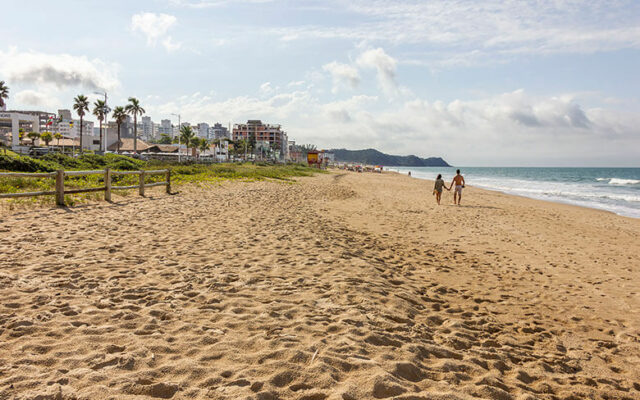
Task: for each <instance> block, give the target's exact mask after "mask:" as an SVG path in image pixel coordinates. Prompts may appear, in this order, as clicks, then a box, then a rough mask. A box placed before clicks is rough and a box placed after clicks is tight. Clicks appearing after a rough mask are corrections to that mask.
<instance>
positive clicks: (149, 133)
mask: <svg viewBox="0 0 640 400" xmlns="http://www.w3.org/2000/svg"><path fill="white" fill-rule="evenodd" d="M141 125H142V129H141V131H142V132H140V131H139V132H138V134H139V135H140V136H141V137H142V140H149V139H151V138H152V137H153V122H151V117H142V123H141Z"/></svg>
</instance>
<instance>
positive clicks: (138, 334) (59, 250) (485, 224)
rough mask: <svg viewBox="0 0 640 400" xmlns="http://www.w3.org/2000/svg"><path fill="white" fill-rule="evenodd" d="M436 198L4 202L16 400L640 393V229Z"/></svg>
mask: <svg viewBox="0 0 640 400" xmlns="http://www.w3.org/2000/svg"><path fill="white" fill-rule="evenodd" d="M469 183H470V184H472V182H469ZM432 188H433V183H432V182H428V181H423V180H419V179H412V178H409V177H406V176H403V175H399V174H394V173H385V174H370V173H364V174H357V173H353V172H343V171H333V172H331V173H330V174H322V175H318V176H315V177H312V178H300V179H297V183H295V184H291V183H282V182H266V181H263V182H255V183H239V182H235V183H225V184H223V185H221V186H210V187H197V186H195V185H194V186H181V187H178V190H179V191H180V193H179V194H176V195H172V196H168V195H166V194H163V193H162V191H161V190H160V189H158V190H153V191H151V193H150V195H149V196H148V197H147V198H139V197H136V196H131V197H127V198H122V199H118V200H117V201H116V202H114V203H112V204H109V203H105V202H100V203H93V204H89V205H84V206H77V207H72V208H68V209H55V208H46V209H44V208H42V209H25V210H18V211H15V210H14V211H9V210H8V209H7V208H6V207H4V208H2V209H1V210H0V239H1V240H0V254H1V257H0V400H4V399H33V400H35V399H41V400H45V399H143V398H171V399H256V400H270V399H297V400H322V399H342V400H350V399H404V400H423V399H425V400H426V399H476V398H480V399H497V400H508V399H518V400H525V399H549V400H552V399H553V400H555V399H561V400H575V399H598V400H600V399H602V400H605V399H640V220H639V219H631V218H625V217H620V216H617V215H614V214H611V213H607V212H602V211H597V210H591V209H586V208H580V207H574V206H568V205H562V204H555V203H548V202H543V201H537V200H531V199H526V198H520V197H516V196H509V195H505V194H500V193H496V192H490V191H485V190H480V189H475V188H473V187H468V188H467V189H465V192H464V196H463V199H462V204H463V205H462V206H460V207H457V206H454V205H452V204H451V203H452V201H451V197H452V194H451V193H450V192H445V194H444V195H443V205H441V206H437V204H436V202H435V199H434V197H433V196H432V193H431V191H432Z"/></svg>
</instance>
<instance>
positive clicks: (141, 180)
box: [140, 171, 144, 196]
mask: <svg viewBox="0 0 640 400" xmlns="http://www.w3.org/2000/svg"><path fill="white" fill-rule="evenodd" d="M140 196H144V171H140Z"/></svg>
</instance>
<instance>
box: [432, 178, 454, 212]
mask: <svg viewBox="0 0 640 400" xmlns="http://www.w3.org/2000/svg"><path fill="white" fill-rule="evenodd" d="M443 188H446V189H447V190H451V187H447V186H446V185H445V184H444V180H443V179H442V175H441V174H438V177H437V178H436V184H435V185H434V186H433V194H435V195H436V201H437V202H438V205H440V198H441V197H442V189H443Z"/></svg>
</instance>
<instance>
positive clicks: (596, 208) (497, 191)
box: [384, 167, 640, 219]
mask: <svg viewBox="0 0 640 400" xmlns="http://www.w3.org/2000/svg"><path fill="white" fill-rule="evenodd" d="M392 168H393V167H392ZM402 168H410V167H402ZM436 168H438V167H436ZM452 168H453V167H452ZM523 168H525V167H523ZM585 168H586V167H585ZM384 172H387V173H395V174H398V175H401V176H407V174H406V173H402V172H400V171H391V170H385V171H384ZM411 178H415V179H419V180H424V181H428V182H430V183H432V184H433V182H434V180H433V179H428V178H420V177H415V176H411ZM466 187H474V188H476V189H479V190H486V191H490V192H495V193H500V194H505V195H509V196H516V197H521V198H525V199H530V200H538V201H544V202H549V203H554V204H563V205H567V206H573V207H580V208H586V209H589V210H595V211H603V212H606V213H611V214H614V215H617V216H619V217H624V218H631V219H640V216H638V217H635V216H631V215H625V214H619V213H617V212H615V211H612V210H606V209H603V208H598V207H595V206H589V205H583V204H576V203H574V202H571V201H569V200H567V201H563V200H560V199H558V200H552V199H541V198H537V197H532V196H526V195H523V194H518V193H513V192H508V191H503V190H500V189H495V188H489V187H479V186H474V185H466ZM443 195H444V193H443Z"/></svg>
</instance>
